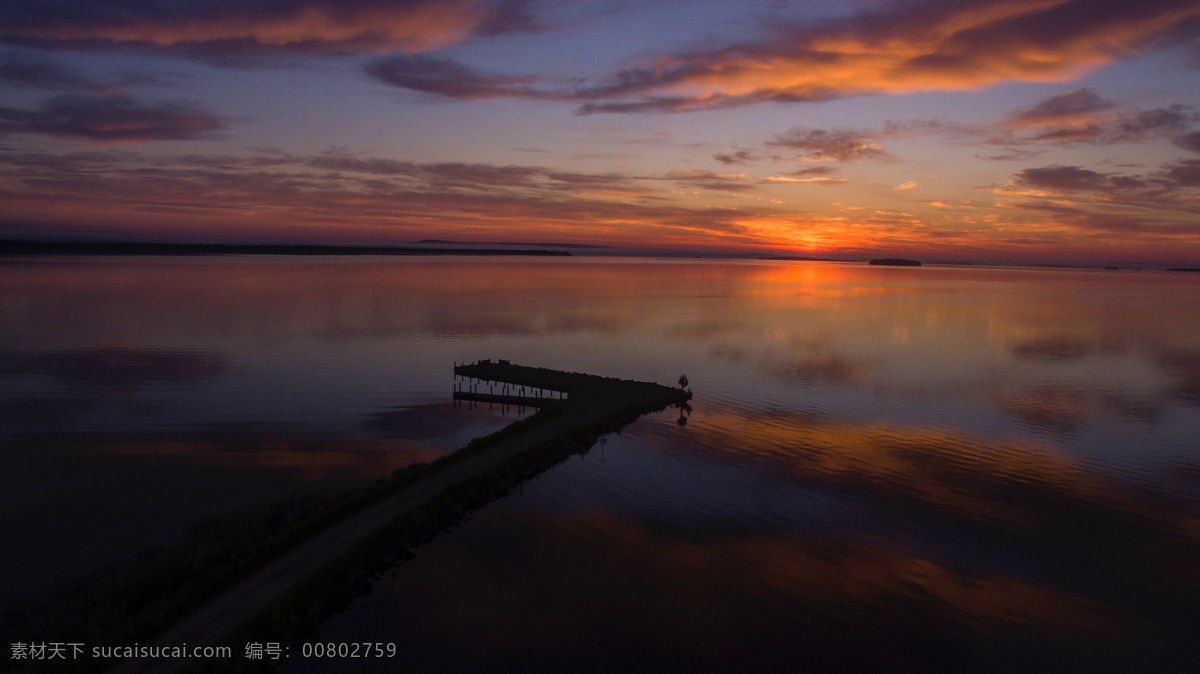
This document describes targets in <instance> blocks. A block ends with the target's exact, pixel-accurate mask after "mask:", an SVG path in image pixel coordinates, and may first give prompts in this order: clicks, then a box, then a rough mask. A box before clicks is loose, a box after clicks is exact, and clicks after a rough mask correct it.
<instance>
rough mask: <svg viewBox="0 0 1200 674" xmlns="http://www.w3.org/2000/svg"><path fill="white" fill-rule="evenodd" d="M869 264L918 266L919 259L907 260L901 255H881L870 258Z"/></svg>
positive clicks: (919, 263)
mask: <svg viewBox="0 0 1200 674" xmlns="http://www.w3.org/2000/svg"><path fill="white" fill-rule="evenodd" d="M870 264H874V265H883V266H886V267H920V266H921V261H920V260H907V259H905V258H902V257H881V258H878V259H875V260H871V262H870Z"/></svg>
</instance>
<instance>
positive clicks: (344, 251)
mask: <svg viewBox="0 0 1200 674" xmlns="http://www.w3.org/2000/svg"><path fill="white" fill-rule="evenodd" d="M570 254H571V253H569V252H567V251H561V250H542V249H515V248H412V247H403V246H321V245H312V244H249V243H247V244H241V243H136V242H116V241H13V240H5V241H0V255H547V256H559V257H562V256H569V255H570Z"/></svg>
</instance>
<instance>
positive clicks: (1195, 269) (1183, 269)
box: [1167, 267, 1200, 272]
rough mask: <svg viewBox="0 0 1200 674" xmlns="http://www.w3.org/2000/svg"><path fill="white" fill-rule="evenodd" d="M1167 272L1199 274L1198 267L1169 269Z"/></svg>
mask: <svg viewBox="0 0 1200 674" xmlns="http://www.w3.org/2000/svg"><path fill="white" fill-rule="evenodd" d="M1167 271H1192V272H1200V267H1171V268H1170V269H1168V270H1167Z"/></svg>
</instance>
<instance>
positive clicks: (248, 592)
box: [109, 366, 662, 674]
mask: <svg viewBox="0 0 1200 674" xmlns="http://www.w3.org/2000/svg"><path fill="white" fill-rule="evenodd" d="M513 367H514V368H517V367H518V366H513ZM520 369H521V370H522V371H525V370H530V368H520ZM543 372H550V373H551V374H553V375H555V376H558V375H566V373H554V372H551V371H543ZM522 373H523V374H525V375H528V373H527V372H522ZM489 374H491V375H497V376H499V375H503V374H504V373H503V372H499V373H497V372H491V373H489ZM571 376H572V377H574V378H575V380H574V381H573V382H572V383H573V386H572V390H571V404H570V405H568V407H567V409H566V410H564V411H563V412H562V413H561V414H559V415H557V416H555V417H553V418H551V419H550V420H549V421H547V422H545V423H543V424H540V425H538V426H535V427H534V428H531V429H529V430H528V431H526V432H525V433H522V434H520V435H518V436H515V437H512V438H509V439H507V440H505V441H502V442H500V443H498V444H496V445H495V446H493V447H490V448H488V449H486V450H483V451H481V452H480V453H478V454H476V455H474V456H472V457H470V458H468V459H466V460H464V461H462V462H461V463H457V464H454V465H452V466H450V467H448V468H446V469H444V470H442V471H440V472H437V473H435V474H433V475H430V476H428V477H426V478H425V479H423V480H421V481H420V482H417V483H416V484H413V485H411V486H409V487H406V488H404V489H402V490H401V491H399V492H398V493H396V494H394V495H392V496H390V497H388V498H386V499H385V500H383V501H381V502H379V503H377V504H375V505H373V506H371V507H369V508H367V509H365V510H363V511H361V512H358V513H356V514H354V515H351V516H350V517H347V518H346V519H344V520H342V521H341V522H338V523H337V524H334V525H332V526H330V527H329V528H328V529H326V530H324V531H323V532H321V533H319V534H317V535H316V536H314V537H313V538H311V539H309V540H308V541H306V542H304V543H302V544H300V545H298V546H296V547H295V548H292V549H291V550H289V551H288V552H286V553H284V554H283V555H282V556H280V557H279V558H277V559H275V560H274V561H273V562H271V563H269V564H268V565H267V566H266V567H265V568H263V569H262V570H260V571H258V572H257V573H255V574H253V575H251V576H250V577H248V578H246V579H245V580H243V581H241V582H240V583H238V584H237V585H235V586H234V587H232V588H230V589H228V590H226V591H225V592H222V593H221V594H219V595H218V596H216V597H214V598H213V599H212V600H211V601H209V602H208V603H207V604H205V605H204V606H202V607H201V608H199V609H198V610H196V611H195V612H194V613H192V614H191V615H189V616H187V617H186V618H184V619H183V620H181V621H180V622H178V623H176V624H175V625H174V626H172V627H171V628H170V629H168V630H166V631H165V632H163V633H162V634H161V635H159V636H158V637H157V638H155V639H154V640H153V641H151V642H150V643H149V644H145V645H149V646H159V647H175V646H182V645H184V644H186V645H187V646H188V648H189V650H190V649H193V648H195V647H197V646H209V645H214V644H216V643H218V642H220V640H221V639H222V638H223V637H225V635H227V634H229V633H230V632H232V631H233V630H234V629H235V628H237V627H238V626H239V625H240V624H242V623H243V622H245V621H246V620H248V619H250V618H251V617H253V616H254V615H255V614H257V613H259V612H260V611H262V610H263V609H264V608H266V607H267V606H268V605H269V604H270V603H271V602H272V601H274V600H275V599H276V598H278V597H279V596H281V595H282V594H283V593H284V592H286V591H287V590H289V589H290V588H292V587H293V586H295V585H296V584H298V583H299V582H300V581H302V580H304V579H305V578H307V577H308V576H310V575H311V574H313V573H314V572H315V571H317V569H319V568H321V567H322V566H324V565H325V564H327V563H329V562H331V561H333V560H334V559H335V558H337V557H338V556H339V555H341V554H343V553H344V552H346V551H347V550H349V549H350V548H351V547H353V546H354V545H355V544H356V543H358V542H359V541H361V540H362V539H364V538H366V537H367V536H369V535H371V534H372V533H374V532H376V531H378V530H379V529H381V528H383V527H384V526H385V525H387V524H388V522H390V521H391V520H392V519H393V518H395V517H396V516H398V515H400V514H402V513H405V512H408V511H409V510H412V509H414V508H417V507H419V506H421V505H422V504H424V503H425V502H426V501H428V500H429V499H431V498H433V497H434V496H435V495H436V494H438V493H439V492H441V491H442V490H443V489H445V488H446V487H449V486H451V485H454V484H457V483H459V482H462V481H463V480H466V479H467V478H469V477H471V476H473V475H476V474H478V473H480V472H483V471H486V470H488V469H490V468H494V467H495V466H498V465H500V464H501V463H503V462H504V461H506V460H508V459H510V458H511V457H513V456H515V455H517V454H519V453H521V452H523V451H525V450H527V449H529V448H531V447H533V446H535V445H537V444H538V443H540V442H542V441H544V440H548V439H550V438H553V437H555V436H557V435H560V434H562V433H564V432H566V431H569V430H571V429H573V428H576V427H578V426H581V425H583V424H588V423H591V422H593V421H595V420H597V419H600V418H602V417H604V416H606V415H608V414H610V413H612V412H614V411H616V410H618V409H620V408H622V407H624V406H626V405H629V404H630V403H632V402H636V401H637V400H638V399H639V398H642V397H649V396H650V395H651V394H657V395H659V396H661V390H662V387H658V386H653V385H647V384H643V383H641V382H619V381H617V380H611V379H601V378H598V377H591V376H590V375H571ZM562 381H565V380H564V379H561V378H560V379H555V382H556V384H560V383H561V382H562ZM650 387H652V388H650ZM266 640H269V638H268V639H266ZM238 648H239V647H238V646H235V652H234V653H233V657H234V658H241V657H243V656H244V653H242V652H236V651H237V649H238ZM186 662H187V661H186V660H175V659H162V660H152V659H129V660H125V661H122V662H121V663H119V664H118V665H117V666H116V667H114V668H112V669H111V670H109V671H110V672H111V673H112V674H132V673H155V674H157V673H165V672H174V671H176V670H177V669H179V668H180V667H182V666H183V665H184V664H185V663H186Z"/></svg>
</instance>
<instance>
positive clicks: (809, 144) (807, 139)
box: [767, 127, 887, 162]
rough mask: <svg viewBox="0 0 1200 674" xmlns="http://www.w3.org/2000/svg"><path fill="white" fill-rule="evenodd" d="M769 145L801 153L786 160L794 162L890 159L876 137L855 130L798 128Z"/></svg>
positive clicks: (777, 137)
mask: <svg viewBox="0 0 1200 674" xmlns="http://www.w3.org/2000/svg"><path fill="white" fill-rule="evenodd" d="M767 145H768V146H770V147H775V148H782V149H785V150H799V152H798V153H797V154H794V155H791V156H789V157H786V159H790V160H793V161H809V162H817V161H836V162H844V161H849V160H851V159H862V158H877V157H885V156H887V153H886V152H884V151H883V149H882V148H881V147H880V145H879V143H877V142H875V139H874V138H872V137H870V136H867V135H864V134H861V133H856V132H853V131H836V130H835V131H826V130H824V129H805V128H801V127H796V128H794V129H791V130H790V131H787V132H785V133H781V134H777V135H776V136H775V139H774V140H771V141H768V142H767Z"/></svg>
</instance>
